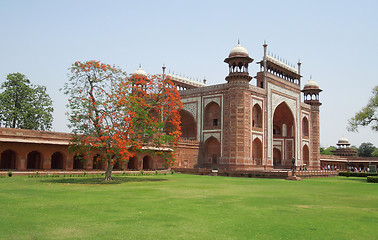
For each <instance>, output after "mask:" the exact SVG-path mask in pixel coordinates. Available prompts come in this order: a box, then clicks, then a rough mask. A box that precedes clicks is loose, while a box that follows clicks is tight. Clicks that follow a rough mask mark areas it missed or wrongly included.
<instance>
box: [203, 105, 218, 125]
mask: <svg viewBox="0 0 378 240" xmlns="http://www.w3.org/2000/svg"><path fill="white" fill-rule="evenodd" d="M220 126H221V109H220V107H219V104H218V103H216V102H210V103H209V104H207V106H206V107H205V118H204V128H205V129H219V128H220Z"/></svg>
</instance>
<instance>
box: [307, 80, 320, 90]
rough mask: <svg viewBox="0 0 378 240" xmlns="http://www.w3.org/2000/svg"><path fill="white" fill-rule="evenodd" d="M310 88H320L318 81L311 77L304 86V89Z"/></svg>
mask: <svg viewBox="0 0 378 240" xmlns="http://www.w3.org/2000/svg"><path fill="white" fill-rule="evenodd" d="M309 88H312V89H314V88H319V85H318V83H317V82H315V81H314V80H312V79H310V80H308V82H307V83H306V84H305V85H304V88H303V89H309Z"/></svg>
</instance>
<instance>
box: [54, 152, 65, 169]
mask: <svg viewBox="0 0 378 240" xmlns="http://www.w3.org/2000/svg"><path fill="white" fill-rule="evenodd" d="M63 159H64V156H63V154H62V153H61V152H55V153H53V155H52V156H51V169H63V168H64V164H63V163H64V161H63Z"/></svg>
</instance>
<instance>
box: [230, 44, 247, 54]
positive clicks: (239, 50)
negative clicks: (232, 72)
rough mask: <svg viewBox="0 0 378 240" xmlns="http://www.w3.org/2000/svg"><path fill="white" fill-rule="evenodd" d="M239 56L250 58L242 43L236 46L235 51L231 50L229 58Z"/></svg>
mask: <svg viewBox="0 0 378 240" xmlns="http://www.w3.org/2000/svg"><path fill="white" fill-rule="evenodd" d="M238 55H241V56H245V57H248V51H247V49H245V48H244V47H243V46H242V45H240V43H238V45H236V46H235V47H234V48H233V49H231V52H230V54H229V57H235V56H238Z"/></svg>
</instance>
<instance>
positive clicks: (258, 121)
mask: <svg viewBox="0 0 378 240" xmlns="http://www.w3.org/2000/svg"><path fill="white" fill-rule="evenodd" d="M252 127H255V128H262V111H261V107H260V105H258V104H255V105H254V106H253V108H252Z"/></svg>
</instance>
